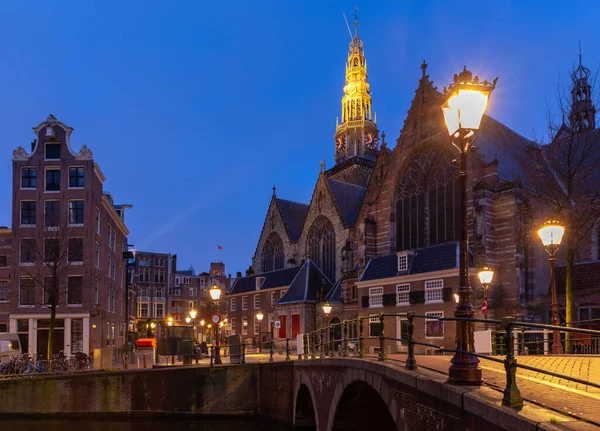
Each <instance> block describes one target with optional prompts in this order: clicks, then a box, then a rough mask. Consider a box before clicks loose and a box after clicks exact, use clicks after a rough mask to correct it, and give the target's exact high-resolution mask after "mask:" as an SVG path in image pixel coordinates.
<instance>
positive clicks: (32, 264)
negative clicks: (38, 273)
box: [19, 237, 43, 266]
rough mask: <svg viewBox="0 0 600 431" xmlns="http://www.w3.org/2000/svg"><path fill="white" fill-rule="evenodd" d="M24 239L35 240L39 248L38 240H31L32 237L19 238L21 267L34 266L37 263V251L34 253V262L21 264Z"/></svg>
mask: <svg viewBox="0 0 600 431" xmlns="http://www.w3.org/2000/svg"><path fill="white" fill-rule="evenodd" d="M24 239H33V240H35V242H36V244H35V246H36V247H37V239H36V238H31V237H24V238H19V266H34V265H35V262H36V260H37V259H36V258H35V250H34V251H33V253H34V257H33V262H21V254H22V253H21V251H22V248H23V240H24ZM42 246H43V244H42ZM42 251H43V250H42Z"/></svg>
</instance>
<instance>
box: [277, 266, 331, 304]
mask: <svg viewBox="0 0 600 431" xmlns="http://www.w3.org/2000/svg"><path fill="white" fill-rule="evenodd" d="M331 288H332V285H331V282H330V281H329V279H328V278H327V277H326V276H325V274H323V273H322V272H321V270H320V269H319V268H318V267H317V265H315V264H314V262H313V261H312V260H310V259H307V260H306V262H305V263H304V265H302V268H301V269H300V271H298V274H297V275H296V277H295V278H294V281H292V284H290V287H289V288H288V290H287V291H286V292H285V294H284V295H283V296H282V297H281V298H279V300H278V301H277V305H282V304H295V303H298V302H317V300H319V299H322V298H325V297H326V296H327V294H328V293H329V291H330V290H331Z"/></svg>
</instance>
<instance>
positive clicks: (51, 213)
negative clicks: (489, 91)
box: [44, 201, 60, 227]
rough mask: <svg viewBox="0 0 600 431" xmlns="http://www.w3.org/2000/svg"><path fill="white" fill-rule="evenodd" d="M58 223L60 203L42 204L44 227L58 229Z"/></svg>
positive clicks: (46, 202) (49, 202)
mask: <svg viewBox="0 0 600 431" xmlns="http://www.w3.org/2000/svg"><path fill="white" fill-rule="evenodd" d="M59 223H60V202H59V201H45V202H44V225H45V226H46V227H58V225H59Z"/></svg>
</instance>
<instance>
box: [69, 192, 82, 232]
mask: <svg viewBox="0 0 600 431" xmlns="http://www.w3.org/2000/svg"><path fill="white" fill-rule="evenodd" d="M71 202H83V220H84V221H83V223H71ZM84 223H85V199H69V200H68V201H67V225H68V226H69V227H82V226H83V224H84Z"/></svg>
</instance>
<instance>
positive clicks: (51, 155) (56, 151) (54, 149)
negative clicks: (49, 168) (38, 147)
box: [46, 143, 60, 160]
mask: <svg viewBox="0 0 600 431" xmlns="http://www.w3.org/2000/svg"><path fill="white" fill-rule="evenodd" d="M59 159H60V144H54V143H53V144H46V160H59Z"/></svg>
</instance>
